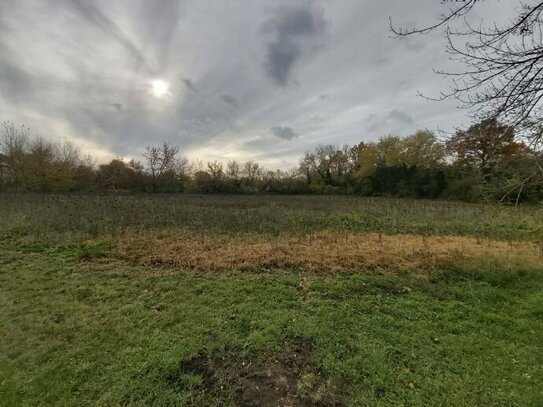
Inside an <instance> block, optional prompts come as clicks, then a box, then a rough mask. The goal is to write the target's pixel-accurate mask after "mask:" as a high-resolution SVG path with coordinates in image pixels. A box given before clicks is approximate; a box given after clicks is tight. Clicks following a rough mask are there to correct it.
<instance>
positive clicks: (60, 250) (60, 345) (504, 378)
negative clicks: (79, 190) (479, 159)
mask: <svg viewBox="0 0 543 407" xmlns="http://www.w3.org/2000/svg"><path fill="white" fill-rule="evenodd" d="M0 330H1V332H2V335H0V404H1V405H13V406H20V405H29V406H36V405H77V406H79V405H103V406H110V405H195V406H228V405H231V406H351V405H352V406H374V405H382V406H389V405H456V406H466V405H480V406H489V405H502V406H511V405H515V406H538V405H542V404H543V390H542V389H543V211H542V209H541V208H540V207H521V208H518V209H515V208H512V207H499V206H492V205H468V204H460V203H450V202H429V201H410V200H395V199H361V198H354V197H307V196H291V197H286V196H280V197H270V196H262V197H249V196H247V197H245V196H224V197H223V196H196V195H194V196H191V195H185V196H84V197H83V196H64V195H63V196H46V195H0Z"/></svg>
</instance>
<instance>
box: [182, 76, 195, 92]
mask: <svg viewBox="0 0 543 407" xmlns="http://www.w3.org/2000/svg"><path fill="white" fill-rule="evenodd" d="M181 81H183V83H184V84H185V86H186V87H187V89H190V90H196V87H195V86H194V83H192V80H190V79H189V78H181Z"/></svg>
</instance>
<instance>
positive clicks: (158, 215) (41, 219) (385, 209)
mask: <svg viewBox="0 0 543 407" xmlns="http://www.w3.org/2000/svg"><path fill="white" fill-rule="evenodd" d="M175 227H183V228H186V229H191V230H194V231H203V232H208V233H247V232H255V233H265V234H278V233H294V234H305V233H311V232H314V231H318V230H323V229H329V230H339V231H349V232H382V233H420V234H459V235H477V236H480V237H484V238H496V239H506V240H507V239H513V240H534V241H543V210H542V209H541V207H536V206H523V207H520V208H518V209H516V208H514V207H511V206H498V205H491V204H464V203H459V202H446V201H424V200H408V199H387V198H358V197H349V196H213V195H207V196H201V195H157V196H152V195H140V196H99V195H95V196H79V195H52V196H48V195H6V194H3V195H2V194H0V230H3V231H4V232H6V233H9V234H10V235H11V236H21V235H22V236H27V237H31V238H32V239H34V240H36V241H43V240H47V241H53V240H54V241H68V242H74V241H80V240H82V239H88V238H95V237H98V236H112V237H116V236H117V235H119V234H121V233H125V232H136V233H137V232H138V231H141V230H162V229H164V228H175Z"/></svg>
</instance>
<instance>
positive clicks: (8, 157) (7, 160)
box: [0, 122, 30, 189]
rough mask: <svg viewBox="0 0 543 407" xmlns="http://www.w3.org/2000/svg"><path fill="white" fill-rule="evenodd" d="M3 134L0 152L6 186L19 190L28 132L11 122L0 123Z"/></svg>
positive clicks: (22, 175)
mask: <svg viewBox="0 0 543 407" xmlns="http://www.w3.org/2000/svg"><path fill="white" fill-rule="evenodd" d="M2 127H3V132H2V140H1V141H0V147H1V151H2V152H3V154H4V159H3V165H4V167H5V168H4V170H5V174H6V175H5V177H6V182H7V184H8V185H13V186H15V188H16V189H19V188H20V187H21V185H22V181H23V177H24V174H23V171H24V168H25V157H26V153H27V148H28V141H29V138H30V130H29V129H28V128H27V127H25V126H21V127H19V128H17V127H15V125H14V124H13V123H11V122H4V123H2Z"/></svg>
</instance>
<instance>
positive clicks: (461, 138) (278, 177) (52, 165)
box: [0, 119, 543, 204]
mask: <svg viewBox="0 0 543 407" xmlns="http://www.w3.org/2000/svg"><path fill="white" fill-rule="evenodd" d="M1 147H2V151H3V153H2V154H0V190H1V189H4V190H7V191H34V192H70V191H71V192H81V191H83V192H108V191H109V192H111V191H113V192H123V191H124V192H152V193H178V192H192V193H234V194H259V193H267V194H349V195H362V196H393V197H411V198H430V199H433V198H446V199H454V200H463V201H469V202H477V201H497V200H500V201H508V202H513V203H516V204H518V203H519V202H538V201H540V200H541V199H542V197H543V172H540V171H538V170H537V163H538V160H540V159H541V153H540V152H539V151H538V150H536V149H534V148H531V147H529V146H528V145H526V144H524V143H522V142H520V141H518V140H517V136H516V135H515V131H514V129H513V128H512V127H510V126H505V125H502V124H500V123H499V122H497V121H496V120H494V119H487V120H483V121H481V122H480V123H476V124H474V125H473V126H471V127H469V128H468V129H466V130H458V131H457V132H456V133H455V134H454V135H453V136H452V137H450V138H449V139H448V140H447V141H446V142H445V143H443V142H441V141H439V140H438V139H437V137H436V136H435V135H434V134H433V133H431V132H430V131H427V130H421V131H418V132H416V133H415V134H413V135H410V136H407V137H404V138H401V137H397V136H386V137H382V138H381V139H380V140H379V141H378V142H375V143H374V142H370V143H365V142H361V143H359V144H357V145H354V146H343V147H337V146H333V145H326V146H318V147H317V148H316V149H315V150H314V151H309V152H307V153H306V154H305V155H304V157H302V159H301V160H300V165H299V167H298V168H296V169H292V170H289V171H282V170H276V171H270V170H266V169H264V168H263V167H262V166H261V165H259V164H258V163H256V162H254V161H247V162H245V163H240V162H237V161H229V162H228V163H226V164H224V163H221V162H216V161H215V162H208V163H207V164H206V166H205V167H204V165H203V164H202V163H200V162H199V161H196V162H189V160H187V159H186V158H183V157H181V156H180V155H179V150H178V148H177V147H175V146H172V145H169V144H167V143H163V144H162V145H161V146H158V147H147V150H146V152H145V153H144V154H143V162H140V161H137V160H134V159H132V160H130V161H128V162H127V161H125V160H122V159H121V158H116V159H114V160H112V161H110V162H109V163H105V164H101V165H99V166H98V167H97V168H96V166H95V165H94V164H93V161H92V159H91V158H89V157H81V155H80V153H79V151H78V150H77V149H76V148H75V147H74V146H73V145H72V144H70V143H65V144H58V143H53V142H50V141H46V140H44V139H42V138H34V137H32V135H31V134H30V132H29V131H28V130H27V129H26V128H24V127H23V128H21V129H17V128H15V127H14V126H13V124H5V126H4V141H3V143H2V144H1Z"/></svg>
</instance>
